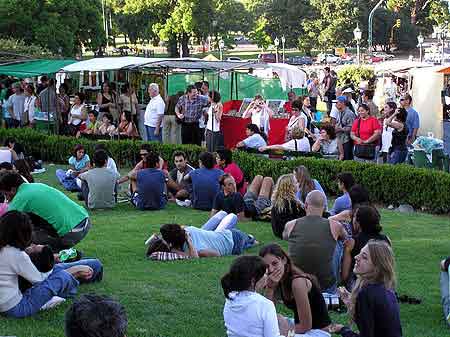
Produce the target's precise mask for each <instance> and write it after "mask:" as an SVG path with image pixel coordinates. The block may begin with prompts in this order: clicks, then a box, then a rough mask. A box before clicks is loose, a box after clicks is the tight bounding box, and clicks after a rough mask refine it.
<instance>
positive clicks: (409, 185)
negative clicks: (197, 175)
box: [234, 151, 450, 213]
mask: <svg viewBox="0 0 450 337" xmlns="http://www.w3.org/2000/svg"><path fill="white" fill-rule="evenodd" d="M234 160H235V161H236V163H237V164H238V165H239V166H240V167H241V169H242V171H243V172H245V175H246V178H247V179H248V180H250V179H251V178H252V177H254V176H255V175H258V174H260V175H263V176H270V177H273V178H274V180H275V181H276V179H278V177H279V176H281V175H283V174H286V173H292V171H293V169H294V168H295V167H297V166H299V165H304V166H306V167H307V168H308V169H309V171H310V173H311V176H312V177H314V178H315V179H317V180H318V181H319V182H320V184H321V185H322V187H323V188H324V189H325V191H326V192H327V194H330V195H336V194H337V193H338V190H337V183H336V176H337V174H338V173H340V172H351V173H352V174H353V176H354V177H355V180H356V181H357V182H358V183H359V184H362V185H364V186H365V187H366V188H367V190H368V191H369V193H370V198H371V201H372V202H377V203H382V204H386V205H389V204H398V203H408V204H410V205H412V206H413V207H414V208H418V209H421V208H423V209H424V210H427V211H430V212H433V213H449V212H450V193H449V192H448V191H450V174H448V173H445V172H442V171H435V170H431V169H418V168H415V167H411V166H408V165H395V166H394V165H374V164H366V163H358V162H354V161H336V160H326V159H316V158H297V159H295V160H287V161H277V160H269V159H266V158H263V157H261V156H255V155H251V154H248V153H245V152H241V151H236V152H234Z"/></svg>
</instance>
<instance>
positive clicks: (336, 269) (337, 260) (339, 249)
mask: <svg viewBox="0 0 450 337" xmlns="http://www.w3.org/2000/svg"><path fill="white" fill-rule="evenodd" d="M343 256H344V242H343V241H342V240H337V241H336V248H335V249H334V254H333V273H334V278H335V280H336V282H335V283H334V284H333V285H332V286H331V287H329V288H328V289H323V290H322V292H323V293H328V294H336V292H337V285H338V284H339V282H340V279H341V267H342V257H343Z"/></svg>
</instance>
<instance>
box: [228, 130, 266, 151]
mask: <svg viewBox="0 0 450 337" xmlns="http://www.w3.org/2000/svg"><path fill="white" fill-rule="evenodd" d="M245 134H246V135H247V138H245V139H244V140H242V141H240V142H239V143H237V144H236V147H237V148H243V149H244V148H245V149H256V150H257V149H259V148H260V147H263V146H266V145H267V136H266V135H265V134H264V132H262V131H261V130H260V129H259V127H258V126H257V125H256V124H248V125H247V128H246V129H245Z"/></svg>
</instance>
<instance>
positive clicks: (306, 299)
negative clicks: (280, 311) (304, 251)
mask: <svg viewBox="0 0 450 337" xmlns="http://www.w3.org/2000/svg"><path fill="white" fill-rule="evenodd" d="M259 256H260V257H262V258H263V259H264V262H265V263H266V265H267V279H266V286H265V296H266V297H267V298H268V299H269V300H271V301H272V302H273V303H277V302H278V301H279V300H281V301H282V302H283V303H284V305H285V306H286V307H287V308H288V309H290V310H292V311H293V312H294V319H292V318H287V317H283V316H282V315H278V324H279V328H280V333H281V334H282V335H283V336H288V333H289V332H290V331H294V333H295V334H296V336H297V334H298V335H300V336H315V337H330V334H329V333H328V332H327V331H328V328H329V326H330V324H331V320H330V317H329V316H328V311H327V306H326V304H325V300H324V298H323V296H322V294H321V292H320V286H319V284H318V282H317V279H316V278H315V277H314V276H313V275H310V274H306V273H305V272H303V271H302V270H301V269H299V268H298V267H296V266H295V265H294V264H293V263H292V261H291V258H290V257H289V256H288V254H286V252H285V251H284V250H283V249H282V248H281V247H280V246H279V245H278V244H275V243H273V244H269V245H267V246H265V247H263V248H261V250H260V251H259Z"/></svg>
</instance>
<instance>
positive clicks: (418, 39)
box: [417, 33, 425, 63]
mask: <svg viewBox="0 0 450 337" xmlns="http://www.w3.org/2000/svg"><path fill="white" fill-rule="evenodd" d="M424 41H425V38H424V37H423V35H422V33H420V34H419V36H418V37H417V42H419V52H420V62H421V63H422V55H423V53H422V47H423V42H424Z"/></svg>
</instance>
